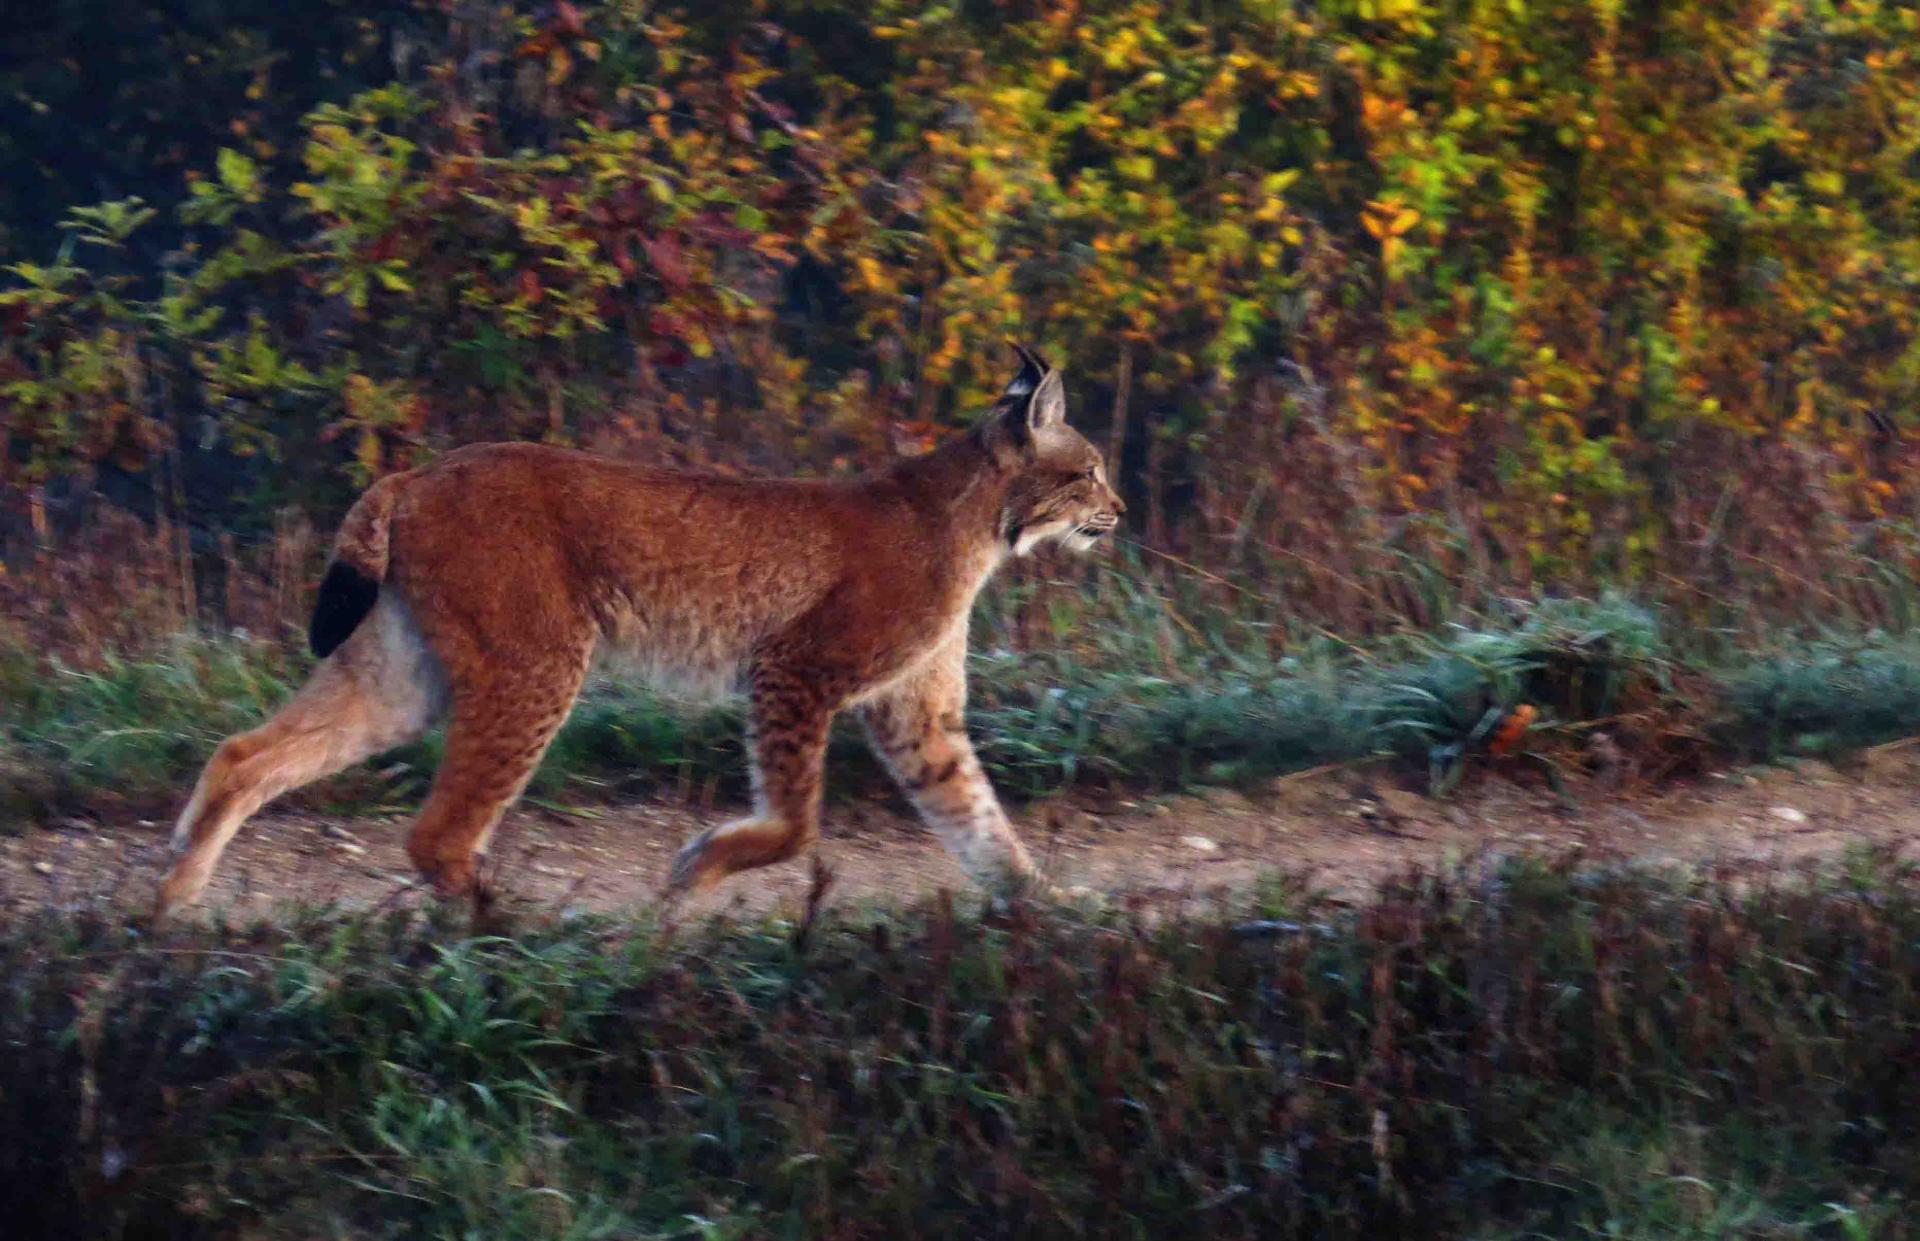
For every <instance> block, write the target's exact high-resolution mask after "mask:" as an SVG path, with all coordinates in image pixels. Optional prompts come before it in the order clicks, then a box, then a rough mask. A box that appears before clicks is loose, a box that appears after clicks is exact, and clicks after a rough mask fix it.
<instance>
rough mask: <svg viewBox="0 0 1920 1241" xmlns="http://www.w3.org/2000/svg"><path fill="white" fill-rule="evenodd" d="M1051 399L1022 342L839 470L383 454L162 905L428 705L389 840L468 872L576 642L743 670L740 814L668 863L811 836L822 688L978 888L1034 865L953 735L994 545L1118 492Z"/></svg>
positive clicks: (640, 662)
mask: <svg viewBox="0 0 1920 1241" xmlns="http://www.w3.org/2000/svg"><path fill="white" fill-rule="evenodd" d="M1065 405H1066V402H1065V395H1064V391H1063V389H1062V385H1061V380H1060V375H1059V373H1058V372H1057V371H1053V370H1051V369H1049V368H1048V367H1047V366H1046V365H1045V364H1044V363H1042V362H1041V361H1040V360H1039V359H1038V358H1037V357H1035V356H1034V355H1033V354H1031V353H1030V352H1028V351H1026V350H1022V351H1021V368H1020V372H1019V374H1018V375H1016V376H1015V378H1014V380H1013V381H1012V382H1011V383H1010V384H1009V385H1008V386H1007V389H1006V392H1005V393H1004V394H1003V395H1002V397H1001V398H1000V400H999V401H998V402H997V403H996V404H995V406H994V408H993V410H992V411H991V413H989V414H988V416H987V417H986V418H985V419H984V420H983V421H982V422H981V423H980V424H979V425H978V426H976V427H975V428H974V429H973V430H972V431H970V432H967V433H965V434H963V435H959V436H956V437H955V438H953V439H951V440H949V441H948V442H946V443H945V444H943V445H941V446H940V447H939V448H937V449H935V450H934V451H933V452H931V453H929V454H927V455H925V456H922V457H918V458H915V459H912V460H908V461H902V462H900V463H898V464H897V465H895V466H894V467H892V468H891V469H888V470H884V471H880V472H878V473H874V474H870V475H866V476H863V477H861V478H858V479H852V480H841V481H800V480H741V479H731V478H722V477H717V476H713V475H705V474H692V473H682V472H675V471H668V470H660V469H651V468H648V467H644V466H638V465H632V464H629V463H626V462H620V461H614V460H609V459H606V458H601V457H595V456H590V455H587V454H585V453H578V452H571V451H568V450H565V449H558V448H550V447H544V446H540V445H533V444H485V445H476V446H473V447H470V448H463V449H460V450H459V451H456V452H452V453H449V454H447V455H446V456H444V457H442V458H440V459H439V460H437V461H436V462H434V463H433V464H432V465H429V466H427V467H425V468H423V469H420V470H415V471H410V472H408V473H405V474H399V475H395V476H393V477H391V478H388V479H385V480H382V481H381V482H380V483H378V484H376V485H375V486H374V487H372V488H371V489H369V490H368V492H367V493H366V494H365V495H364V496H363V497H361V500H360V502H359V503H358V504H356V505H355V506H354V508H353V510H352V511H351V512H350V513H349V514H348V515H347V518H346V520H345V521H344V522H343V523H342V525H341V529H340V533H339V536H338V538H337V539H336V541H335V547H334V560H333V564H332V566H331V567H330V568H329V572H328V579H327V580H328V582H329V583H331V586H330V587H328V588H326V589H323V591H322V594H321V598H320V603H319V606H318V608H317V609H316V615H315V620H314V628H313V634H314V645H315V649H316V651H317V653H319V654H322V655H323V656H325V658H323V659H322V661H321V662H320V664H319V666H318V667H317V668H316V669H315V671H314V674H313V676H312V677H311V678H310V679H309V681H308V682H307V684H306V685H305V686H304V687H303V688H302V689H301V690H300V692H299V693H298V694H296V695H295V696H294V698H293V699H292V700H291V701H290V702H289V703H288V704H287V705H286V707H285V708H283V709H282V710H281V711H280V713H279V714H278V715H276V716H274V718H273V719H271V720H269V721H268V722H267V723H266V724H265V725H263V726H261V727H260V728H258V729H255V730H253V731H252V732H249V733H244V734H241V735H239V736H236V737H232V738H229V739H228V740H227V741H225V742H223V743H222V744H221V745H220V747H219V748H218V749H217V750H216V751H215V752H214V755H213V758H212V759H211V761H209V762H208V764H207V767H206V769H205V771H203V772H202V773H201V776H200V779H199V782H198V784H197V785H196V786H195V788H194V791H193V795H192V797H191V798H190V799H189V801H188V803H187V806H186V809H185V811H184V812H183V813H182V814H181V816H180V821H179V824H178V826H177V828H176V829H175V834H174V841H175V847H176V849H177V850H179V851H180V856H179V858H178V860H177V861H176V862H175V864H174V866H173V868H172V870H171V872H170V873H169V874H168V876H167V878H166V880H165V882H164V883H163V885H162V889H161V893H160V898H159V902H158V911H159V912H160V913H163V914H164V913H166V912H167V911H169V910H172V909H175V908H177V907H179V906H181V905H183V904H186V903H189V902H191V901H193V900H194V899H196V898H197V897H198V895H199V894H200V892H201V891H202V889H203V888H204V887H205V885H206V883H207V880H208V878H209V876H210V875H211V874H212V871H213V868H214V865H215V863H216V862H217V860H218V858H219V856H220V853H221V851H222V850H223V849H224V848H225V846H226V844H227V842H228V841H229V840H231V839H232V837H233V835H234V833H235V832H237V831H238V830H239V828H240V825H241V824H242V823H243V822H244V821H245V819H246V818H247V816H248V815H250V814H252V813H253V812H254V811H255V810H257V809H258V808H259V807H260V806H261V805H263V804H264V803H265V802H266V801H267V800H269V799H270V798H272V797H274V796H277V795H278V794H280V793H283V792H285V791H287V790H289V789H292V788H295V787H298V786H299V785H301V784H305V783H307V782H308V781H311V780H315V779H318V778H319V777H321V776H323V775H326V774H328V773H330V772H333V771H338V770H339V769H341V768H342V767H345V766H347V765H349V764H351V763H355V762H358V761H361V760H362V759H365V758H367V757H370V756H371V755H373V754H375V753H378V752H379V751H381V750H384V749H387V748H390V747H392V746H395V745H399V744H401V743H403V742H405V741H408V740H410V739H412V738H414V737H417V736H418V735H419V734H420V733H422V732H424V731H425V730H426V729H428V728H430V727H431V726H432V725H433V724H434V723H435V722H436V721H438V720H440V719H443V718H444V719H445V720H446V724H447V734H446V753H445V757H444V758H443V760H442V762H441V766H440V770H439V772H438V773H437V775H436V777H435V780H434V784H433V789H432V791H431V792H430V793H429V795H428V797H427V801H426V804H425V806H424V807H422V809H421V813H420V817H419V820H418V821H417V823H416V824H415V826H414V828H413V831H412V834H411V836H410V838H409V840H408V854H409V856H410V857H411V858H412V860H413V862H414V865H415V866H416V867H418V868H419V870H420V871H421V873H422V874H423V875H425V876H426V877H427V878H429V879H430V880H431V881H432V882H433V883H434V884H435V885H437V886H438V888H439V889H440V890H441V891H442V892H444V893H447V894H450V895H451V894H458V893H462V892H466V891H468V890H470V889H471V888H472V887H473V885H474V883H475V877H476V867H477V865H478V860H479V858H480V857H481V855H482V854H483V853H484V851H485V849H486V846H487V841H488V838H489V837H490V836H491V834H492V832H493V829H494V825H495V824H496V823H497V822H498V821H499V818H500V815H501V813H502V812H503V811H504V810H505V809H506V807H507V806H508V805H510V804H511V803H512V802H513V800H514V799H515V798H516V797H518V796H519V794H520V791H521V790H522V789H523V788H524V787H525V785H526V782H527V779H528V777H529V776H531V775H532V773H533V770H534V768H535V767H536V766H537V765H538V763H539V761H540V756H541V755H542V754H543V753H544V752H545V750H546V748H547V745H548V743H549V742H551V741H552V739H553V736H554V734H555V733H556V732H557V731H559V728H560V725H561V724H562V723H563V722H564V721H565V719H566V717H567V713H568V712H569V711H570V710H571V709H572V706H573V701H574V698H575V696H576V695H577V694H578V692H579V689H580V686H581V684H582V683H583V681H584V680H585V678H586V675H587V672H588V668H589V666H590V664H591V662H592V660H593V658H594V656H595V655H596V653H601V652H605V653H609V654H613V655H616V656H624V657H625V658H626V660H627V662H629V663H630V665H631V666H633V667H635V668H637V669H638V670H639V671H640V672H641V673H642V674H643V675H647V676H649V677H651V678H652V679H655V680H659V681H665V682H669V683H673V684H677V685H680V686H682V687H685V686H694V687H701V688H707V689H729V688H737V689H740V690H744V692H745V693H746V696H747V701H748V707H749V711H748V714H749V721H750V724H749V736H750V743H751V744H750V747H749V748H750V757H751V759H752V770H753V788H754V809H753V813H752V814H751V815H749V816H747V817H746V818H743V819H740V820H738V821H736V822H732V823H728V824H725V825H722V826H719V827H716V828H713V829H711V830H709V831H706V832H703V833H701V834H699V835H698V836H696V837H695V838H694V839H693V840H691V841H689V842H688V843H687V845H686V846H685V848H683V849H682V850H681V851H680V853H679V855H678V856H677V857H676V858H675V860H674V864H673V870H672V875H671V879H670V880H669V886H670V889H671V890H673V891H676V892H679V891H687V890H694V889H699V888H704V887H707V886H709V885H711V884H713V883H716V882H718V881H719V880H721V879H723V878H725V877H726V876H727V875H729V874H733V873H735V872H737V871H741V870H746V869H749V868H751V867H756V866H764V865H767V864H769V863H772V862H778V861H782V860H784V859H786V858H790V857H792V856H793V855H794V854H796V853H798V852H799V851H801V850H802V849H804V848H806V847H807V846H808V845H809V844H811V843H812V842H813V841H814V840H815V839H817V838H818V836H819V830H820V827H819V825H820V794H821V763H822V758H823V756H824V753H825V750H826V743H827V733H828V728H829V726H830V724H831V723H832V720H833V718H834V716H835V715H836V714H838V713H839V712H841V711H845V710H853V711H856V712H857V713H858V714H859V716H860V718H861V719H862V721H863V722H864V723H865V725H866V728H867V732H868V735H869V736H870V737H871V739H872V742H873V745H874V748H875V750H876V751H877V752H878V754H879V755H880V757H881V759H882V760H883V761H884V762H885V764H886V765H887V767H888V768H889V770H891V771H892V772H893V773H894V775H895V777H896V778H897V779H898V780H899V782H900V784H901V786H902V788H903V789H904V790H905V791H906V793H907V795H908V796H909V798H911V799H912V801H913V803H914V805H915V806H916V807H917V808H918V810H919V812H920V814H921V815H922V816H923V818H924V819H925V820H926V822H927V823H928V824H929V826H930V827H931V828H932V829H933V830H934V832H935V833H936V834H937V835H938V836H939V837H940V839H941V840H942V841H943V842H944V843H945V844H946V845H947V847H948V848H949V849H951V850H952V851H953V853H954V855H955V857H957V858H958V859H959V861H960V863H961V864H962V866H964V867H965V868H966V870H967V872H968V873H969V874H970V875H972V876H974V877H975V878H976V879H977V880H979V881H980V882H981V883H983V884H985V885H987V886H989V887H991V888H993V889H995V890H997V891H1006V890H1010V889H1018V888H1021V887H1024V886H1026V885H1028V884H1030V883H1032V882H1034V880H1035V871H1034V866H1033V862H1032V860H1031V858H1029V856H1028V855H1027V852H1026V850H1025V849H1023V848H1022V847H1021V845H1020V842H1019V841H1018V839H1016V838H1015V836H1014V834H1013V831H1012V829H1011V827H1010V826H1009V825H1008V823H1007V819H1006V816H1005V814H1004V813H1003V812H1002V811H1001V809H1000V805H999V802H998V801H997V800H996V798H995V797H994V793H993V789H992V786H991V785H990V784H989V783H988V781H987V779H986V776H985V775H984V774H983V772H982V771H981V768H980V763H979V760H978V759H977V758H976V757H975V756H974V752H973V747H972V745H971V744H970V743H969V742H968V739H967V732H966V725H965V709H966V666H965V657H966V618H967V613H968V611H969V609H970V608H971V605H972V603H973V599H974V596H975V595H976V594H977V593H978V591H979V590H980V588H981V586H982V585H983V584H984V583H985V582H986V580H987V578H988V577H989V576H990V575H991V574H992V573H993V571H994V570H995V569H996V568H997V567H999V566H1000V565H1001V564H1002V563H1004V562H1005V561H1006V560H1007V559H1008V558H1009V557H1010V556H1016V555H1024V554H1026V553H1028V552H1030V551H1032V550H1034V549H1035V548H1036V547H1039V546H1041V545H1043V544H1047V543H1053V542H1058V543H1062V544H1065V545H1067V546H1069V547H1073V548H1076V549H1080V550H1085V549H1086V548H1088V547H1090V546H1092V545H1094V544H1095V543H1096V542H1098V540H1099V539H1100V537H1101V536H1102V535H1104V534H1106V533H1108V532H1109V531H1111V530H1112V529H1113V528H1114V526H1115V525H1116V524H1117V523H1118V520H1119V514H1120V513H1121V512H1123V511H1124V506H1123V505H1122V504H1121V502H1120V498H1119V496H1117V495H1116V494H1115V493H1114V491H1113V489H1112V488H1111V487H1110V486H1109V485H1108V482H1107V479H1106V474H1105V467H1104V465H1103V464H1102V462H1101V459H1100V454H1099V453H1098V452H1097V451H1096V450H1095V449H1094V448H1093V446H1092V445H1091V444H1089V443H1088V442H1087V441H1086V440H1085V439H1084V438H1082V437H1081V436H1080V435H1079V434H1078V433H1077V432H1075V431H1073V430H1072V429H1071V428H1069V427H1068V426H1067V425H1066V420H1065Z"/></svg>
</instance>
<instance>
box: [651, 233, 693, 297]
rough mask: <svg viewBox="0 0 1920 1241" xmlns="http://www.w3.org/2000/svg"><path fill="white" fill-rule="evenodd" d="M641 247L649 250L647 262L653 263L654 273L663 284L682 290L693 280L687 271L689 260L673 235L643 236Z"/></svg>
mask: <svg viewBox="0 0 1920 1241" xmlns="http://www.w3.org/2000/svg"><path fill="white" fill-rule="evenodd" d="M640 248H641V249H642V250H645V251H646V252H647V262H648V263H650V264H652V265H653V274H654V275H656V276H658V277H659V278H660V283H661V284H664V285H666V286H667V287H668V288H669V289H674V290H680V289H684V288H686V287H687V286H688V285H689V284H691V283H692V282H693V281H692V277H691V276H690V274H689V273H688V271H687V260H686V258H685V256H683V255H682V254H681V252H680V243H679V242H678V241H675V240H674V239H673V238H672V237H668V236H661V237H642V238H641V239H640Z"/></svg>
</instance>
